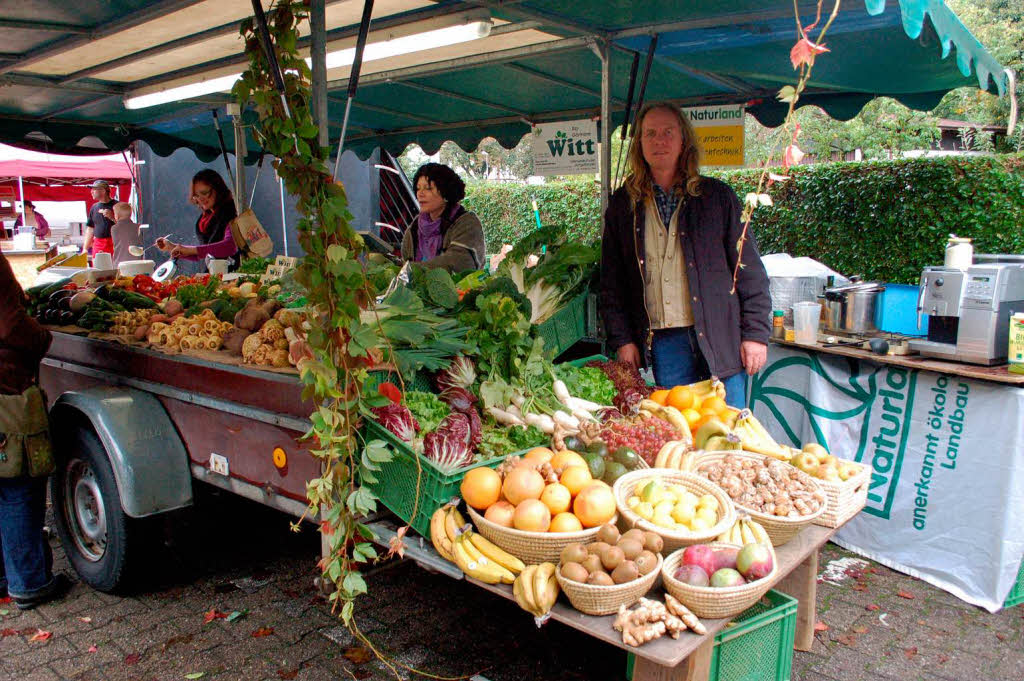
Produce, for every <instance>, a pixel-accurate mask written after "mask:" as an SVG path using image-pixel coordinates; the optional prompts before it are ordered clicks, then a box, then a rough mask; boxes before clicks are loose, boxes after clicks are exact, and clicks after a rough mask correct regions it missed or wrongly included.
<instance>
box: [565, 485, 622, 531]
mask: <svg viewBox="0 0 1024 681" xmlns="http://www.w3.org/2000/svg"><path fill="white" fill-rule="evenodd" d="M572 512H573V513H574V514H576V517H577V518H579V519H580V522H581V523H582V524H583V527H597V526H598V525H604V524H605V523H606V522H608V521H609V520H611V519H612V518H614V517H615V495H614V494H612V491H611V489H609V488H608V486H607V485H589V486H587V487H584V488H583V489H582V490H580V493H579V494H577V495H576V500H575V501H574V502H573V504H572Z"/></svg>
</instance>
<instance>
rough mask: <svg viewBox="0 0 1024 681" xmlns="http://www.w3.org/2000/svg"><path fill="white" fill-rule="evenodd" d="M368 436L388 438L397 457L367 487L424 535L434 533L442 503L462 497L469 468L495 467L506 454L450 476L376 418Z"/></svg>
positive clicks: (367, 427) (368, 422)
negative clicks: (461, 487)
mask: <svg viewBox="0 0 1024 681" xmlns="http://www.w3.org/2000/svg"><path fill="white" fill-rule="evenodd" d="M364 428H365V437H366V439H367V440H376V439H379V440H384V441H385V442H387V443H388V445H390V447H391V453H392V456H393V458H392V459H391V461H388V462H385V463H382V464H380V467H381V469H380V470H379V471H377V472H376V473H375V474H374V477H376V478H377V482H375V483H368V482H365V481H364V483H363V486H364V487H366V488H368V489H369V490H370V491H371V492H373V493H374V495H376V497H377V498H378V499H380V501H381V503H382V504H384V506H386V507H387V508H388V509H389V510H390V511H391V512H392V513H394V514H395V515H397V516H398V517H399V518H401V519H402V520H404V521H405V522H407V523H409V524H410V525H411V526H412V529H414V530H416V531H417V532H419V533H420V534H421V535H423V536H424V537H429V536H430V516H431V515H433V513H434V511H436V510H437V509H438V507H440V506H441V505H442V504H444V503H446V502H448V501H449V500H451V499H452V498H453V497H457V496H459V484H460V483H461V482H462V477H463V476H464V475H465V474H466V471H468V470H470V469H473V468H477V467H479V466H489V467H491V468H495V467H496V466H497V465H498V464H499V463H501V462H502V460H503V459H504V457H497V458H494V459H489V460H487V461H481V462H479V463H475V464H471V465H469V466H466V467H465V468H460V469H459V470H457V471H455V472H454V473H451V474H449V475H446V474H445V473H442V472H441V471H439V470H438V469H436V468H434V466H433V464H432V463H430V461H429V460H427V459H426V458H424V457H422V456H419V455H418V454H416V453H415V452H414V451H412V449H410V448H409V446H408V445H407V444H405V443H404V442H402V441H401V440H399V439H398V438H397V437H395V436H394V434H392V433H391V431H389V430H388V429H387V428H384V427H383V426H381V425H380V424H379V423H377V422H376V421H374V420H372V419H366V420H365V426H364ZM417 459H419V462H420V468H421V469H422V471H423V473H422V477H420V501H419V506H418V507H416V514H415V516H414V515H413V508H414V506H416V481H417V477H418V475H419V473H418V471H417V466H416V460H417Z"/></svg>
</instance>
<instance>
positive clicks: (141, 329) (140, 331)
mask: <svg viewBox="0 0 1024 681" xmlns="http://www.w3.org/2000/svg"><path fill="white" fill-rule="evenodd" d="M148 335H149V324H143V325H142V326H137V327H135V340H137V341H140V340H145V338H146V336H148Z"/></svg>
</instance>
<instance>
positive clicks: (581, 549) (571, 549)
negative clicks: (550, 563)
mask: <svg viewBox="0 0 1024 681" xmlns="http://www.w3.org/2000/svg"><path fill="white" fill-rule="evenodd" d="M589 555H590V552H589V551H587V547H586V546H584V545H583V544H569V545H568V546H566V547H565V548H564V549H562V555H561V559H560V563H561V564H562V565H565V564H566V563H582V562H583V559H584V558H586V557H587V556H589Z"/></svg>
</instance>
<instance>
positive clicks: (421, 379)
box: [363, 369, 437, 393]
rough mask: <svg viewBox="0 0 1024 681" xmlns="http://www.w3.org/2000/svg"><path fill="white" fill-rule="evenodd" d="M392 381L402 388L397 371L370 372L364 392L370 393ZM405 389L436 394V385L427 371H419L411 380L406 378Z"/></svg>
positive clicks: (364, 385)
mask: <svg viewBox="0 0 1024 681" xmlns="http://www.w3.org/2000/svg"><path fill="white" fill-rule="evenodd" d="M388 381H390V382H391V383H394V384H395V386H397V387H398V388H401V387H402V382H401V380H400V378H399V374H398V372H397V371H388V370H379V369H376V370H373V371H370V372H369V375H368V376H367V377H366V383H364V384H363V390H364V391H366V392H369V391H371V390H376V389H377V386H378V385H380V384H381V383H386V382H388ZM405 389H406V390H407V391H408V390H418V391H420V392H427V393H434V392H437V391H436V390H434V384H433V383H432V382H431V381H430V376H429V375H428V374H427V372H425V371H417V372H416V373H415V374H413V376H412V377H411V378H409V377H405Z"/></svg>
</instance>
